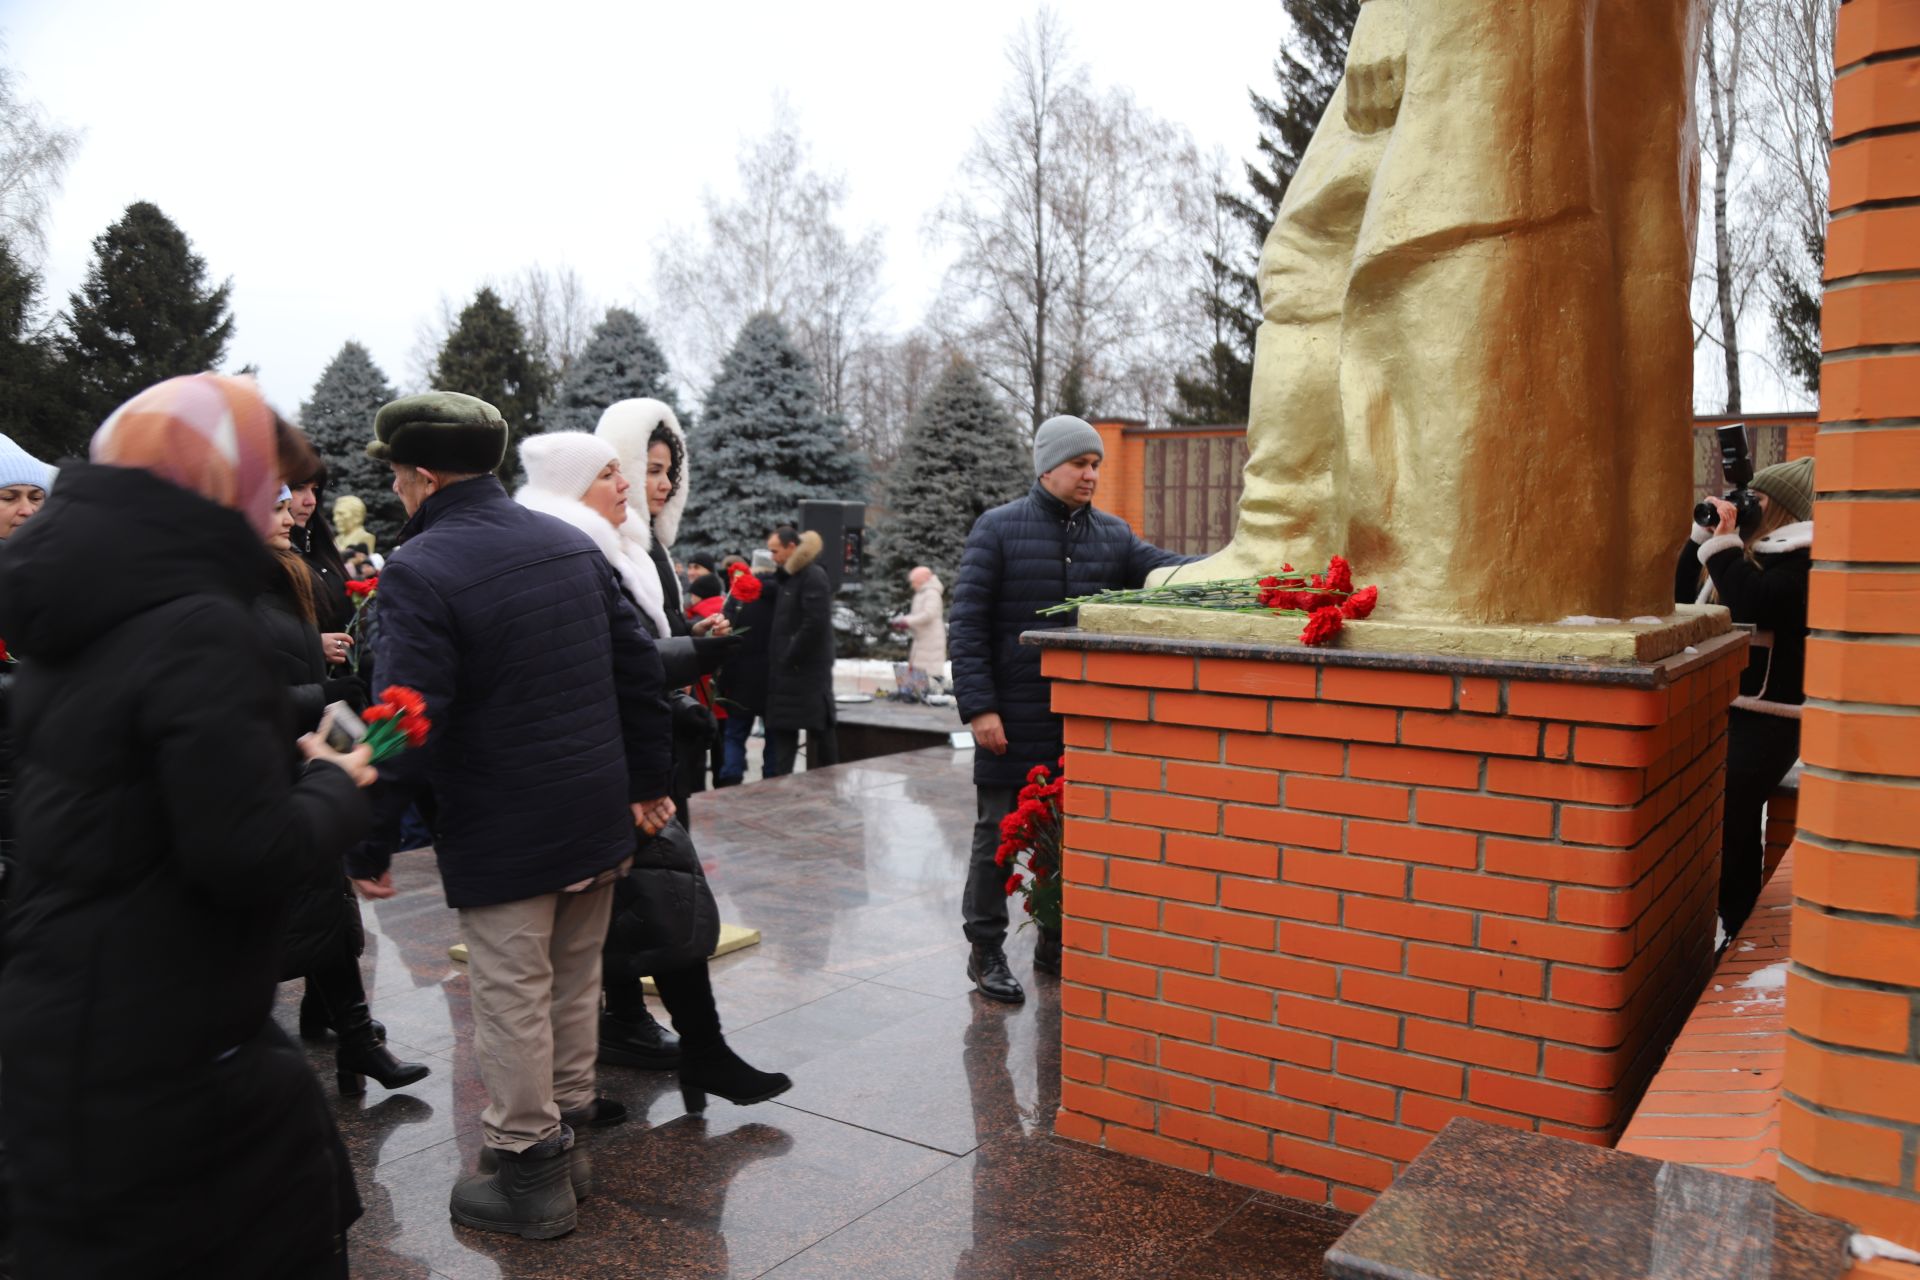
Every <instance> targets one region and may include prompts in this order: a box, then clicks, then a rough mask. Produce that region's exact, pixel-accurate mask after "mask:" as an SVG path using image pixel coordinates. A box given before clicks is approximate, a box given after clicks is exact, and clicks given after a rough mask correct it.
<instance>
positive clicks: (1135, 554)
mask: <svg viewBox="0 0 1920 1280" xmlns="http://www.w3.org/2000/svg"><path fill="white" fill-rule="evenodd" d="M1190 558H1191V557H1188V556H1181V555H1175V554H1174V553H1173V552H1171V551H1162V550H1161V549H1160V548H1159V547H1156V546H1154V545H1153V544H1152V543H1149V542H1142V541H1141V540H1140V539H1139V538H1138V537H1137V536H1135V534H1134V532H1133V529H1132V528H1131V527H1129V526H1128V524H1127V522H1126V521H1124V520H1122V519H1120V518H1119V517H1118V516H1111V515H1108V514H1107V513H1106V512H1104V511H1099V510H1096V509H1094V508H1093V507H1090V506H1088V507H1080V508H1078V509H1075V508H1071V507H1068V506H1067V504H1066V503H1064V502H1062V501H1060V499H1058V498H1056V497H1054V496H1053V495H1052V494H1050V493H1048V492H1047V491H1046V489H1045V488H1044V487H1042V486H1041V485H1040V484H1039V483H1038V482H1035V484H1034V486H1033V489H1032V491H1031V492H1030V493H1028V494H1027V496H1026V497H1024V498H1019V499H1016V500H1015V501H1013V502H1009V503H1006V504H1005V505H1004V506H998V507H995V508H994V509H993V510H991V511H989V512H987V513H986V514H985V515H983V516H981V517H980V518H979V519H978V520H976V521H974V524H973V532H972V533H970V534H968V535H967V549H966V552H965V554H963V555H962V556H961V559H960V575H959V579H958V580H957V581H956V582H955V583H954V588H953V607H952V609H951V610H950V611H949V612H948V615H947V649H948V652H949V653H950V654H951V656H952V659H953V691H954V696H955V697H956V698H957V699H958V700H959V704H960V718H961V719H962V720H963V721H971V720H972V719H973V718H974V717H975V716H978V715H983V714H985V713H986V712H989V711H997V712H999V713H1000V719H1001V721H1002V723H1004V724H1005V725H1006V730H1007V753H1006V754H1005V755H1003V756H996V755H994V754H992V753H991V752H988V751H976V752H975V753H974V760H973V780H974V782H975V784H977V785H979V786H983V787H1009V786H1019V785H1020V784H1021V783H1024V782H1025V781H1026V780H1027V771H1028V770H1029V769H1031V768H1033V766H1034V765H1036V764H1047V765H1051V764H1053V763H1054V762H1055V761H1056V760H1058V759H1059V758H1060V752H1061V750H1062V749H1063V748H1062V743H1061V727H1060V717H1059V716H1057V715H1055V714H1054V713H1053V696H1052V691H1051V690H1050V689H1049V687H1048V682H1047V679H1046V677H1045V676H1042V675H1041V674H1040V651H1039V650H1038V649H1035V648H1033V647H1032V646H1030V645H1026V646H1023V645H1022V644H1021V643H1020V634H1021V633H1022V632H1024V631H1038V630H1041V629H1043V628H1048V627H1070V626H1072V625H1073V624H1074V620H1075V619H1074V615H1073V614H1070V613H1067V614H1056V615H1055V616H1053V617H1048V618H1043V617H1040V616H1039V611H1040V610H1042V609H1046V608H1050V607H1052V606H1053V605H1056V604H1060V603H1061V602H1063V601H1066V600H1070V599H1072V598H1074V597H1075V596H1086V595H1092V594H1093V593H1094V592H1096V591H1108V590H1112V589H1115V588H1121V587H1138V586H1141V585H1142V584H1144V583H1145V582H1146V580H1147V574H1149V573H1151V572H1152V571H1153V570H1155V569H1158V568H1160V567H1161V566H1163V565H1174V564H1186V563H1187V562H1188V560H1189V559H1190Z"/></svg>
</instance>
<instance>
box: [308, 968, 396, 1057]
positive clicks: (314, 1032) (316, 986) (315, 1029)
mask: <svg viewBox="0 0 1920 1280" xmlns="http://www.w3.org/2000/svg"><path fill="white" fill-rule="evenodd" d="M354 971H355V972H356V973H357V972H359V962H358V961H355V962H354ZM323 981H324V979H322V978H319V977H309V978H308V979H307V980H306V987H307V989H306V990H305V991H304V992H303V993H301V996H300V1038H301V1039H302V1040H312V1041H314V1042H315V1043H320V1042H323V1041H327V1040H331V1039H333V1020H332V1019H331V1018H330V1017H328V1015H327V1002H326V1001H325V1000H323V999H321V998H320V984H321V983H322V982H323ZM362 990H363V991H364V988H362ZM369 1021H370V1022H371V1024H372V1026H373V1038H374V1039H375V1040H378V1041H379V1042H380V1043H381V1044H385V1043H386V1042H387V1026H386V1024H385V1023H384V1022H381V1021H380V1019H378V1018H372V1019H369Z"/></svg>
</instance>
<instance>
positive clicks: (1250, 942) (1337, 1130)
mask: <svg viewBox="0 0 1920 1280" xmlns="http://www.w3.org/2000/svg"><path fill="white" fill-rule="evenodd" d="M1042 635H1043V636H1044V639H1042V638H1041V636H1036V637H1034V638H1035V639H1038V640H1040V642H1041V643H1043V644H1045V645H1046V646H1047V647H1048V652H1047V653H1046V656H1045V664H1046V671H1047V673H1048V674H1049V675H1050V676H1052V677H1053V678H1054V681H1055V684H1054V707H1055V709H1056V710H1058V711H1060V712H1062V713H1063V714H1064V715H1065V716H1066V717H1067V722H1066V723H1067V744H1068V751H1067V776H1068V778H1069V785H1068V789H1067V793H1066V807H1067V810H1068V813H1069V814H1070V815H1071V816H1070V817H1069V819H1068V821H1067V827H1066V843H1067V850H1068V851H1067V854H1066V875H1067V882H1068V886H1069V887H1068V890H1067V900H1066V901H1067V917H1068V919H1067V922H1066V927H1065V939H1066V947H1067V952H1066V960H1065V972H1064V982H1063V985H1062V990H1061V1006H1062V1032H1061V1035H1062V1040H1063V1042H1064V1050H1063V1055H1062V1064H1063V1066H1062V1070H1063V1074H1064V1076H1065V1079H1064V1081H1063V1083H1062V1087H1061V1109H1060V1113H1059V1116H1058V1119H1057V1124H1056V1127H1057V1129H1058V1131H1059V1132H1060V1133H1062V1134H1064V1135H1067V1136H1069V1137H1073V1138H1078V1139H1081V1140H1084V1141H1087V1142H1092V1143H1098V1144H1101V1145H1103V1146H1107V1147H1111V1148H1113V1149H1114V1150H1116V1151H1124V1152H1128V1153H1130V1154H1133V1155H1138V1156H1144V1157H1147V1158H1149V1159H1153V1160H1158V1161H1163V1162H1165V1163H1169V1164H1176V1165H1180V1166H1182V1167H1185V1168H1189V1169H1193V1170H1196V1171H1199V1172H1205V1173H1211V1174H1214V1175H1216V1176H1218V1177H1221V1178H1226V1179H1230V1180H1232V1181H1235V1182H1240V1183H1245V1184H1248V1185H1252V1186H1258V1187H1263V1188H1266V1189H1269V1190H1272V1191H1275V1192H1280V1193H1283V1194H1286V1195H1291V1196H1298V1197H1302V1198H1305V1199H1310V1200H1316V1201H1325V1202H1329V1203H1332V1204H1334V1205H1337V1206H1339V1207H1341V1208H1344V1209H1353V1210H1357V1209H1360V1208H1363V1207H1365V1205H1366V1204H1368V1203H1370V1202H1371V1200H1372V1197H1373V1193H1375V1192H1377V1191H1379V1190H1381V1189H1382V1188H1384V1187H1386V1186H1387V1184H1388V1183H1389V1182H1390V1181H1391V1180H1392V1179H1393V1177H1394V1175H1395V1173H1396V1171H1397V1170H1398V1169H1399V1168H1400V1167H1402V1166H1403V1165H1404V1164H1405V1163H1406V1162H1408V1161H1410V1160H1412V1159H1413V1158H1414V1156H1416V1155H1418V1154H1419V1152H1420V1150H1421V1149H1422V1148H1423V1147H1424V1146H1425V1145H1426V1143H1427V1141H1428V1140H1429V1139H1430V1138H1431V1137H1432V1136H1433V1134H1435V1133H1436V1132H1437V1131H1438V1130H1439V1129H1440V1128H1441V1126H1443V1125H1444V1124H1445V1123H1446V1122H1447V1121H1448V1120H1449V1119H1451V1118H1452V1117H1454V1116H1458V1115H1470V1116H1475V1117H1478V1118H1480V1119H1483V1120H1489V1121H1493V1122H1496V1123H1500V1124H1507V1125H1512V1126H1515V1127H1517V1128H1523V1129H1530V1130H1538V1131H1539V1132H1543V1133H1550V1134H1557V1135H1560V1136H1563V1137H1572V1138H1578V1139H1581V1140H1585V1141H1590V1142H1609V1141H1611V1140H1613V1139H1614V1138H1615V1137H1616V1136H1617V1135H1618V1133H1619V1131H1620V1129H1621V1128H1622V1127H1623V1126H1624V1125H1625V1123H1626V1121H1627V1118H1628V1117H1629V1116H1630V1115H1631V1113H1632V1110H1633V1105H1634V1102H1635V1100H1636V1099H1637V1097H1638V1095H1639V1093H1640V1091H1641V1089H1642V1088H1643V1087H1644V1086H1645V1083H1646V1081H1647V1079H1648V1077H1649V1075H1650V1074H1651V1073H1652V1071H1653V1069H1654V1067H1655V1066H1656V1065H1657V1064H1658V1061H1659V1058H1660V1055H1661V1053H1662V1051H1663V1050H1664V1048H1665V1045H1666V1042H1667V1040H1668V1039H1669V1038H1670V1036H1671V1034H1672V1033H1673V1031H1674V1030H1675V1029H1676V1028H1677V1026H1678V1024H1679V1022H1680V1021H1681V1020H1682V1019H1684V1017H1685V1015H1686V1013H1687V1011H1688V1010H1689V1009H1690V1008H1691V1007H1692V1004H1693V1000H1694V997H1695V995H1696V994H1697V993H1698V991H1699V989H1700V985H1701V983H1702V982H1703V981H1704V979H1705V976H1706V974H1707V972H1708V969H1709V967H1710V955H1711V949H1712V943H1713V935H1714V920H1715V893H1716V885H1717V877H1718V854H1719V812H1720V800H1721V797H1722V794H1723V790H1724V780H1723V763H1724V758H1725V729H1726V708H1727V705H1728V703H1729V702H1730V701H1731V699H1732V696H1733V692H1734V686H1735V684H1736V682H1737V679H1738V674H1739V671H1740V668H1741V666H1742V665H1743V663H1744V661H1745V656H1746V642H1745V639H1744V637H1741V636H1738V635H1732V636H1725V637H1722V638H1720V639H1717V640H1714V641H1711V642H1709V643H1706V644H1703V645H1701V646H1700V647H1699V651H1698V652H1696V653H1691V654H1686V655H1682V656H1679V657H1675V658H1673V659H1670V660H1668V661H1665V662H1661V663H1654V664H1649V665H1624V666H1622V665H1613V666H1602V665H1597V664H1568V665H1557V664H1541V663H1500V662H1491V661H1485V660H1474V659H1446V658H1438V657H1428V656H1411V655H1409V656H1404V657H1393V656H1388V655H1377V654H1363V653H1354V652H1347V651H1339V650H1336V651H1325V652H1323V651H1310V650H1302V649H1299V648H1294V647H1288V648H1276V649H1263V648H1252V647H1248V646H1236V645H1229V644H1221V643H1212V642H1204V641H1195V642H1168V643H1164V644H1161V643H1157V642H1152V641H1142V640H1140V639H1138V638H1134V637H1126V638H1121V637H1102V636H1097V635H1088V634H1085V633H1081V632H1077V631H1067V632H1051V633H1042Z"/></svg>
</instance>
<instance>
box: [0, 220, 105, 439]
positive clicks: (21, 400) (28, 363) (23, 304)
mask: <svg viewBox="0 0 1920 1280" xmlns="http://www.w3.org/2000/svg"><path fill="white" fill-rule="evenodd" d="M39 306H40V277H39V275H38V274H37V273H35V272H34V271H33V270H32V269H31V268H29V267H28V266H27V265H26V264H25V263H24V262H22V261H21V260H20V259H19V258H18V257H17V256H15V254H14V252H13V247H12V245H11V244H9V243H8V241H6V240H5V239H0V433H4V434H5V435H8V436H10V437H12V439H13V441H14V443H16V444H18V445H19V446H20V447H21V448H22V449H25V450H26V451H27V452H28V453H31V454H33V455H34V456H35V457H37V458H41V459H43V460H45V461H47V462H57V461H59V460H60V459H61V458H68V457H76V456H83V455H85V453H86V451H87V440H88V439H89V437H90V436H91V435H92V432H93V428H94V426H95V425H97V424H94V423H89V422H88V421H87V420H86V419H84V418H82V417H81V416H80V415H79V414H77V413H75V412H74V411H73V409H72V407H71V406H69V405H68V404H67V403H66V402H65V398H64V397H63V396H62V395H61V389H60V383H59V374H60V368H59V362H58V358H57V355H56V353H55V351H54V347H53V342H52V340H51V339H50V338H49V336H48V335H47V333H46V331H45V330H44V328H42V326H41V325H40V323H39V321H38V318H37V317H38V313H39Z"/></svg>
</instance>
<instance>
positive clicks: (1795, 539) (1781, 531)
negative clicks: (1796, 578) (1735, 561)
mask: <svg viewBox="0 0 1920 1280" xmlns="http://www.w3.org/2000/svg"><path fill="white" fill-rule="evenodd" d="M1812 545H1813V521H1811V520H1801V521H1799V522H1797V523H1795V524H1783V525H1781V526H1780V527H1779V528H1778V529H1775V530H1774V531H1773V532H1772V533H1770V534H1768V535H1767V536H1766V537H1764V538H1761V539H1760V540H1759V541H1757V542H1755V543H1754V544H1753V553H1754V554H1755V555H1757V556H1777V555H1781V554H1783V553H1784V552H1788V551H1804V550H1806V549H1807V548H1809V547H1811V546H1812Z"/></svg>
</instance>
